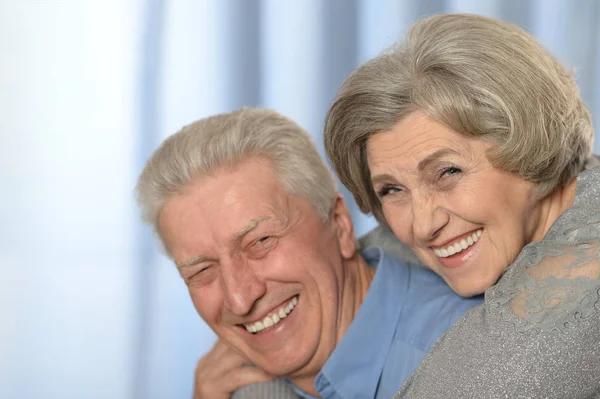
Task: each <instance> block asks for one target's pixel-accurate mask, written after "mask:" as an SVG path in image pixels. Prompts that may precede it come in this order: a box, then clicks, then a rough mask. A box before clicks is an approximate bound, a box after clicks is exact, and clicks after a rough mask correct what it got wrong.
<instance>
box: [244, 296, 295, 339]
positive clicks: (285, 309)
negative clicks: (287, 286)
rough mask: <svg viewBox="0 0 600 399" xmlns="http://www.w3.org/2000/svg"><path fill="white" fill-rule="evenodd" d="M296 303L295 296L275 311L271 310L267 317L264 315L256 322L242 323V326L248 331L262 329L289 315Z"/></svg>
mask: <svg viewBox="0 0 600 399" xmlns="http://www.w3.org/2000/svg"><path fill="white" fill-rule="evenodd" d="M297 303H298V297H297V296H295V297H293V298H292V299H290V300H289V301H288V303H286V304H285V305H283V306H282V307H280V308H279V309H278V310H277V311H275V312H273V313H272V314H270V315H267V317H265V318H264V319H262V320H261V321H257V322H256V323H252V324H244V327H246V331H248V332H250V333H257V332H260V331H262V330H264V329H265V328H269V327H273V326H274V325H275V324H277V323H279V322H280V321H281V320H283V319H285V318H286V317H287V315H289V314H290V313H291V312H292V310H294V307H296V304H297Z"/></svg>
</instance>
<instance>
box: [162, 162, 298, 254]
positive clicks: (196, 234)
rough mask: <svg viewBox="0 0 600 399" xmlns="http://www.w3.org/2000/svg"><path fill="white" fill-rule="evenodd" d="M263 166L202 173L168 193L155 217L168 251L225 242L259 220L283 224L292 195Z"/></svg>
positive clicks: (289, 210) (232, 239) (253, 165)
mask: <svg viewBox="0 0 600 399" xmlns="http://www.w3.org/2000/svg"><path fill="white" fill-rule="evenodd" d="M264 166H265V165H261V164H258V165H257V164H249V165H246V166H245V167H243V168H236V169H235V170H233V171H221V172H219V173H216V174H213V175H210V176H204V177H202V178H198V179H195V180H194V181H193V183H191V184H190V185H188V187H186V189H185V190H183V191H182V192H180V193H177V194H174V195H172V196H171V197H170V198H169V199H168V200H167V201H166V202H165V204H164V206H163V209H162V211H161V214H160V217H159V228H160V233H161V235H162V236H163V239H164V242H165V245H166V246H167V248H168V249H169V251H170V252H172V253H173V254H174V255H175V253H174V252H175V251H176V247H178V246H185V247H190V246H192V245H200V244H201V243H205V244H207V245H208V244H209V242H213V243H219V244H220V245H225V244H226V243H229V242H232V241H234V240H235V239H236V238H238V237H239V236H240V235H243V234H244V233H245V232H248V231H250V230H253V226H254V228H256V226H258V225H259V224H261V223H263V222H267V221H268V222H270V223H279V224H282V223H284V222H285V220H286V218H288V217H289V213H290V212H292V211H293V208H294V207H293V206H292V204H291V202H293V201H291V200H292V197H293V196H291V195H290V194H288V193H287V192H286V191H285V190H284V189H283V187H282V185H281V184H280V183H279V181H278V179H276V178H275V175H274V173H272V171H271V170H270V168H268V167H267V168H265V167H264Z"/></svg>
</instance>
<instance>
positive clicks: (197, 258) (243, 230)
mask: <svg viewBox="0 0 600 399" xmlns="http://www.w3.org/2000/svg"><path fill="white" fill-rule="evenodd" d="M271 218H272V217H271V216H262V217H259V218H257V219H254V220H252V221H251V222H250V223H248V225H246V226H245V227H243V228H241V229H240V230H239V231H238V232H236V233H234V234H233V240H234V241H239V240H240V239H242V238H243V237H244V236H245V235H246V234H248V233H249V232H251V231H252V230H254V229H255V228H257V227H258V225H259V224H260V223H261V222H264V221H265V220H269V219H271ZM207 259H209V258H208V257H206V256H204V255H198V256H194V257H193V258H190V259H188V260H186V261H183V262H181V263H180V264H178V265H177V268H178V269H183V268H186V267H190V266H194V265H197V264H198V263H202V262H204V261H205V260H207Z"/></svg>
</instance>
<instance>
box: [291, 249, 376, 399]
mask: <svg viewBox="0 0 600 399" xmlns="http://www.w3.org/2000/svg"><path fill="white" fill-rule="evenodd" d="M345 270H346V275H345V282H344V289H343V291H342V298H341V304H342V306H341V311H340V312H339V314H338V321H337V325H338V331H337V336H336V343H335V345H336V347H337V345H338V344H339V343H340V341H341V340H342V338H343V336H344V334H345V333H346V331H347V330H348V328H349V327H350V324H352V321H353V320H354V318H355V317H356V314H357V313H358V310H359V309H360V306H361V305H362V303H363V301H364V299H365V297H366V296H367V292H368V291H369V287H370V286H371V282H372V281H373V277H374V276H375V271H376V269H375V268H374V267H371V266H369V264H368V263H367V262H366V261H365V260H364V258H363V257H362V256H361V255H360V254H359V253H358V252H357V253H356V256H354V257H353V258H352V259H350V260H348V261H347V262H346V264H345ZM329 355H331V354H329ZM324 365H325V364H324V363H323V364H321V365H320V367H319V369H318V370H317V371H316V372H315V373H314V374H312V375H307V376H302V377H298V378H291V379H290V381H291V382H292V383H293V384H294V385H295V386H297V387H298V388H300V389H301V390H302V391H304V392H306V393H308V394H310V395H313V396H315V397H319V393H318V392H317V390H316V388H315V380H316V378H317V375H318V373H319V372H320V371H321V368H322V367H323V366H324Z"/></svg>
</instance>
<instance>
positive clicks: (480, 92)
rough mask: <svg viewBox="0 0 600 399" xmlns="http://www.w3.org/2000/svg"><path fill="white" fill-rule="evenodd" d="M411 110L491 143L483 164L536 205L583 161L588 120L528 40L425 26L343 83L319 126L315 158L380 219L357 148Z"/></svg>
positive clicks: (476, 26)
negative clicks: (525, 186)
mask: <svg viewBox="0 0 600 399" xmlns="http://www.w3.org/2000/svg"><path fill="white" fill-rule="evenodd" d="M417 110H419V111H422V112H424V113H426V114H427V115H428V116H430V117H431V118H433V119H435V120H437V121H438V122H440V123H442V124H444V125H446V126H448V127H450V128H451V129H453V130H455V131H456V132H458V133H461V134H464V135H467V136H473V137H480V138H482V139H484V140H486V141H488V142H490V143H492V144H494V145H493V146H492V147H491V149H490V150H489V151H488V153H487V157H488V159H489V160H490V162H491V163H492V165H494V166H495V167H497V168H500V169H503V170H506V171H509V172H513V173H516V174H517V175H519V176H521V177H522V178H523V179H525V180H528V181H532V182H535V183H538V189H537V190H538V191H537V194H538V196H539V197H540V198H541V197H544V196H546V195H547V194H549V193H550V192H551V191H552V190H553V189H554V188H555V187H557V186H563V185H565V184H567V183H568V182H569V181H571V180H572V179H573V178H574V177H575V176H577V174H578V173H579V172H580V171H581V170H582V168H583V166H584V163H585V160H586V158H587V157H589V155H590V154H591V149H592V141H593V135H594V133H593V130H592V123H591V118H590V114H589V112H588V110H587V109H586V107H585V105H584V104H583V101H582V100H581V97H580V95H579V90H578V88H577V86H576V84H575V82H574V79H573V76H572V75H571V74H570V73H569V72H568V71H567V70H566V69H565V68H564V67H563V66H562V65H561V64H560V63H559V62H558V60H557V59H556V58H555V57H554V56H552V55H551V54H550V53H549V52H548V51H547V50H546V49H545V48H544V47H543V46H542V45H541V44H539V43H538V42H537V41H536V40H535V39H534V38H533V37H532V36H531V35H530V34H529V33H527V32H525V31H524V30H522V29H520V28H518V27H516V26H514V25H511V24H509V23H506V22H502V21H498V20H495V19H491V18H487V17H482V16H477V15H468V14H444V15H437V16H433V17H429V18H425V19H422V20H420V21H418V22H417V23H416V24H415V25H414V26H413V28H412V29H411V31H410V32H409V34H408V36H407V39H406V41H405V42H403V43H400V44H399V45H398V46H397V47H395V48H393V49H391V50H390V51H388V52H386V53H383V54H381V55H379V56H378V57H376V58H374V59H372V60H370V61H368V62H367V63H365V64H364V65H362V66H361V67H359V68H358V69H357V70H356V71H354V72H353V73H352V74H351V75H350V77H349V78H348V79H347V80H346V81H345V82H344V83H343V85H342V87H341V88H340V90H339V92H338V95H337V97H336V98H335V100H334V102H333V104H332V105H331V107H330V109H329V112H328V113H327V116H326V120H325V127H324V139H325V150H326V152H327V156H328V157H329V159H330V160H331V163H332V164H333V167H334V168H335V170H336V172H337V174H338V176H339V177H340V180H341V182H342V183H343V184H344V185H346V186H347V187H348V189H349V190H350V191H351V192H352V193H353V195H354V198H355V200H356V202H357V204H358V206H359V207H360V209H361V210H362V211H363V212H372V213H373V214H374V215H375V216H376V217H377V218H378V219H379V220H380V221H382V220H383V217H382V214H381V204H380V202H379V200H378V199H377V196H376V195H375V193H374V192H373V189H372V186H371V181H370V174H369V170H368V166H367V159H366V154H365V149H366V142H367V140H368V138H369V137H370V136H371V135H373V134H376V133H378V132H383V131H388V130H391V129H392V127H393V126H394V125H396V124H397V123H398V122H400V121H402V120H403V119H404V118H405V117H406V116H407V115H409V114H410V113H412V112H414V111H417Z"/></svg>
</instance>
